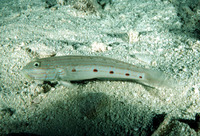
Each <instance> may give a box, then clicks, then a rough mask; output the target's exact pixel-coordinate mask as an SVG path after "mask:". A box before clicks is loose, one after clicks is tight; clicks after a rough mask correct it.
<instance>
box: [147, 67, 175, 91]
mask: <svg viewBox="0 0 200 136" xmlns="http://www.w3.org/2000/svg"><path fill="white" fill-rule="evenodd" d="M144 83H145V84H147V85H150V86H154V87H168V88H174V87H176V85H177V84H176V82H175V81H174V80H172V78H170V77H169V76H167V75H166V74H165V73H164V72H161V71H156V70H146V71H145V79H144Z"/></svg>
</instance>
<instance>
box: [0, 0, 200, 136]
mask: <svg viewBox="0 0 200 136" xmlns="http://www.w3.org/2000/svg"><path fill="white" fill-rule="evenodd" d="M79 2H81V1H79ZM173 2H174V3H173ZM60 3H61V4H60V5H59V4H57V5H53V6H52V7H51V6H49V7H47V6H46V5H45V3H44V2H42V1H39V0H36V1H34V2H33V1H32V2H29V1H28V0H15V1H14V0H10V1H6V0H1V6H0V8H1V9H0V10H1V12H0V26H1V27H0V56H1V57H0V61H1V63H0V64H1V65H0V66H1V68H0V135H7V134H12V135H15V134H16V133H23V134H24V133H25V134H24V135H26V134H27V133H29V134H36V135H43V136H63V135H79V136H80V135H95V136H100V135H101V136H102V135H142V136H146V135H176V136H178V135H198V130H199V128H198V124H199V122H198V120H199V117H197V118H196V120H195V116H197V114H198V113H200V98H199V97H200V94H199V88H200V83H199V81H200V78H199V74H200V73H199V72H200V71H199V70H200V66H199V60H200V59H199V57H200V54H199V53H200V38H199V33H198V32H199V31H195V30H196V28H197V27H198V26H197V25H199V24H198V23H199V22H198V21H196V22H195V19H194V20H192V19H191V20H190V19H188V20H187V21H188V22H187V21H185V20H184V19H186V18H187V16H188V17H191V16H192V15H194V17H197V19H198V15H199V13H200V11H199V9H198V7H197V8H196V9H195V10H191V9H190V8H191V7H190V6H188V5H187V1H185V5H184V3H183V5H184V6H185V7H184V8H182V10H180V9H181V8H179V7H178V6H177V5H178V4H177V3H176V1H165V0H164V1H163V0H162V1H161V0H112V1H111V4H106V5H105V6H104V7H103V9H101V8H100V6H96V7H94V9H93V10H91V11H90V10H88V11H87V10H81V9H78V8H75V7H76V6H73V5H70V4H65V5H62V4H63V3H62V1H61V2H60ZM180 5H181V4H180ZM199 5H200V4H199ZM45 7H46V8H45ZM184 9H185V10H184ZM184 11H185V13H184ZM195 13H197V14H195ZM183 14H185V18H184V16H183ZM191 14H192V15H191ZM195 15H196V16H195ZM193 21H194V22H193ZM195 27H196V28H195ZM53 55H56V56H62V55H96V56H106V57H110V58H115V59H118V60H121V61H125V62H128V63H131V64H134V65H137V66H140V67H145V68H149V69H155V70H160V71H163V72H164V73H165V74H166V75H168V76H170V77H171V78H172V79H173V80H174V81H175V82H173V83H172V84H168V85H167V86H165V87H162V86H158V87H153V88H151V87H148V86H144V85H142V84H138V83H136V82H126V81H98V80H94V81H86V82H81V83H74V86H75V87H72V88H71V87H65V86H63V85H60V84H57V83H56V82H55V83H52V84H50V83H38V82H37V81H31V80H28V79H26V78H25V77H23V76H22V74H21V73H20V71H21V69H22V68H23V66H25V65H26V64H27V63H28V62H30V61H31V60H33V58H35V57H38V58H43V57H49V56H53Z"/></svg>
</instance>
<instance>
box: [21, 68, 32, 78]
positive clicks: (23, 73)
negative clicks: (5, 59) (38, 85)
mask: <svg viewBox="0 0 200 136" xmlns="http://www.w3.org/2000/svg"><path fill="white" fill-rule="evenodd" d="M21 73H22V75H23V76H24V77H25V78H27V79H30V80H32V79H33V77H32V76H30V75H29V74H28V71H27V70H25V69H22V71H21Z"/></svg>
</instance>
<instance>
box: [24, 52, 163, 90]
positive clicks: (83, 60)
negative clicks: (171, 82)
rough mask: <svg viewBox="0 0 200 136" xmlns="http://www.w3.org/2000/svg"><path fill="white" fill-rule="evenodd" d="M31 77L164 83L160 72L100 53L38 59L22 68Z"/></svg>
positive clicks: (48, 79) (40, 78)
mask: <svg viewBox="0 0 200 136" xmlns="http://www.w3.org/2000/svg"><path fill="white" fill-rule="evenodd" d="M22 72H23V74H24V75H25V76H26V77H28V78H29V79H33V80H41V81H54V80H58V81H78V80H87V79H94V78H97V79H116V80H118V79H119V80H135V81H137V82H140V83H143V84H147V85H151V86H154V85H162V84H163V83H164V81H165V78H166V77H165V75H164V74H163V73H162V72H161V71H155V70H150V69H145V68H140V67H137V66H134V65H132V64H129V63H125V62H122V61H119V60H115V59H111V58H107V57H101V56H57V57H49V58H42V59H36V60H34V61H32V62H30V63H28V64H27V65H26V66H25V67H24V68H23V70H22Z"/></svg>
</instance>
